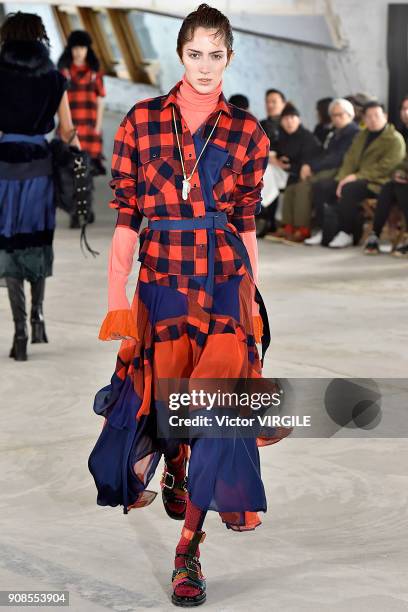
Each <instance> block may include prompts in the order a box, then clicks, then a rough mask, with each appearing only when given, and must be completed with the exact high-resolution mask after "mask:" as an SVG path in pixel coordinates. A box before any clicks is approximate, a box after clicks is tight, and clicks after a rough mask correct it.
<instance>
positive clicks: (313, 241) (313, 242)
mask: <svg viewBox="0 0 408 612" xmlns="http://www.w3.org/2000/svg"><path fill="white" fill-rule="evenodd" d="M322 239H323V232H322V231H321V230H319V231H318V232H317V233H316V234H315V235H314V236H311V237H310V238H306V240H305V241H304V242H303V244H307V245H308V246H318V245H319V244H322Z"/></svg>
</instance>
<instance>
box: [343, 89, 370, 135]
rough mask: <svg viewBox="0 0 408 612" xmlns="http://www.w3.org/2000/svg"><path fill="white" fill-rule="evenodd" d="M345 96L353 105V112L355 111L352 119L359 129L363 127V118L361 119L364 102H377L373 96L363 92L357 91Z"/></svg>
mask: <svg viewBox="0 0 408 612" xmlns="http://www.w3.org/2000/svg"><path fill="white" fill-rule="evenodd" d="M345 98H346V100H348V101H349V102H351V103H352V105H353V106H354V113H355V116H354V121H355V122H356V123H357V125H358V126H359V127H360V128H361V129H364V128H365V125H364V119H363V115H364V108H365V106H366V104H368V103H369V102H377V99H376V98H374V97H373V96H368V95H367V94H363V93H357V94H354V95H351V96H345Z"/></svg>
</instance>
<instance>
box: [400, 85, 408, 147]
mask: <svg viewBox="0 0 408 612" xmlns="http://www.w3.org/2000/svg"><path fill="white" fill-rule="evenodd" d="M398 131H399V133H400V134H402V136H403V138H404V140H405V144H406V145H407V146H408V96H405V98H403V99H402V102H401V106H400V123H399V125H398Z"/></svg>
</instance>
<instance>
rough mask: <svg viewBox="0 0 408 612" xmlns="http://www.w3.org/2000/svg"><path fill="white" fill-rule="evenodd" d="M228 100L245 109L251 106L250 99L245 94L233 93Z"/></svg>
mask: <svg viewBox="0 0 408 612" xmlns="http://www.w3.org/2000/svg"><path fill="white" fill-rule="evenodd" d="M228 102H229V103H230V104H234V106H238V108H242V109H243V110H248V108H249V100H248V98H247V97H246V96H244V94H233V95H232V96H230V98H229V100H228Z"/></svg>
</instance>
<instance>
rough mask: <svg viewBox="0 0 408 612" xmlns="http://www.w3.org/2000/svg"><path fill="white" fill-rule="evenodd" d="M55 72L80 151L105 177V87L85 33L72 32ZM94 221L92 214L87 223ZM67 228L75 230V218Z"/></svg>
mask: <svg viewBox="0 0 408 612" xmlns="http://www.w3.org/2000/svg"><path fill="white" fill-rule="evenodd" d="M58 68H59V69H60V70H61V72H62V74H63V75H64V76H65V77H66V78H67V80H68V100H69V104H70V108H71V113H72V120H73V122H74V125H75V127H76V129H77V131H78V137H79V140H80V143H81V147H82V149H83V150H84V151H86V152H87V153H88V154H89V157H90V159H91V167H92V174H93V175H94V176H97V175H99V174H106V169H105V167H104V166H103V163H102V160H103V159H104V158H103V152H102V146H103V143H102V121H103V98H104V96H105V95H106V94H105V86H104V83H103V77H102V73H101V72H100V70H99V60H98V58H97V57H96V55H95V52H94V50H93V48H92V38H91V37H90V35H89V34H88V32H84V31H83V30H75V31H74V32H71V34H70V35H69V37H68V41H67V46H66V48H65V49H64V52H63V54H62V55H61V57H60V59H59V61H58ZM94 219H95V215H94V212H93V210H91V211H90V215H89V219H88V221H89V222H90V223H92V222H93V221H94ZM70 227H71V228H78V227H79V220H78V218H77V217H76V215H75V214H73V215H71V223H70Z"/></svg>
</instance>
